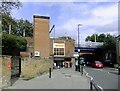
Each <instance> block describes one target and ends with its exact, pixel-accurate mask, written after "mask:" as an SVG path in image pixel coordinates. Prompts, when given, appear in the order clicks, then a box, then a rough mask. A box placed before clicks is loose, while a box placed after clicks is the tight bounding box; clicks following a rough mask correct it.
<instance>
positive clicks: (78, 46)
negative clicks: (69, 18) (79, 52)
mask: <svg viewBox="0 0 120 91" xmlns="http://www.w3.org/2000/svg"><path fill="white" fill-rule="evenodd" d="M79 26H82V24H78V48H79V47H80V46H79Z"/></svg>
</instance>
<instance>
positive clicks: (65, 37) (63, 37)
mask: <svg viewBox="0 0 120 91" xmlns="http://www.w3.org/2000/svg"><path fill="white" fill-rule="evenodd" d="M59 38H60V39H72V38H71V37H70V36H62V37H59Z"/></svg>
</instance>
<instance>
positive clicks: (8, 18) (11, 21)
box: [2, 15, 17, 34]
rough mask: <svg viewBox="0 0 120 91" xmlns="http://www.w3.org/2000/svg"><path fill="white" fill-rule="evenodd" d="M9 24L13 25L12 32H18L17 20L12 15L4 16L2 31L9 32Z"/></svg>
mask: <svg viewBox="0 0 120 91" xmlns="http://www.w3.org/2000/svg"><path fill="white" fill-rule="evenodd" d="M9 25H11V34H16V26H17V22H16V21H15V19H13V18H12V17H11V16H8V15H3V16H2V31H3V32H6V33H9Z"/></svg>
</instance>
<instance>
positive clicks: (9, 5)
mask: <svg viewBox="0 0 120 91" xmlns="http://www.w3.org/2000/svg"><path fill="white" fill-rule="evenodd" d="M21 6H22V3H21V2H19V1H18V0H14V1H13V0H11V1H10V2H7V1H6V0H4V1H3V2H1V5H0V9H1V13H2V15H10V14H11V10H12V9H14V8H16V9H19V8H20V7H21Z"/></svg>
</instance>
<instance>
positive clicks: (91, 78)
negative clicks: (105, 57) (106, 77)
mask: <svg viewBox="0 0 120 91" xmlns="http://www.w3.org/2000/svg"><path fill="white" fill-rule="evenodd" d="M83 71H84V72H85V73H86V76H87V77H88V78H90V80H91V81H92V80H93V77H92V76H90V75H89V73H88V72H86V70H83ZM101 71H102V70H101ZM97 86H98V87H99V88H100V89H101V90H102V91H103V88H102V87H101V86H99V85H97Z"/></svg>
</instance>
